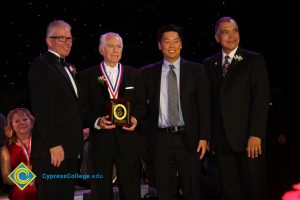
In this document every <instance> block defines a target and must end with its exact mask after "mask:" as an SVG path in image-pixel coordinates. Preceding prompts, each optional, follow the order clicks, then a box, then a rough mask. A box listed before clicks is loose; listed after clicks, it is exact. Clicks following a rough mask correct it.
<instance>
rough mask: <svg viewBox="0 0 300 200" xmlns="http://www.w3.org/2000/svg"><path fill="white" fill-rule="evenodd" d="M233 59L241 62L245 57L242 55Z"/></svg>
mask: <svg viewBox="0 0 300 200" xmlns="http://www.w3.org/2000/svg"><path fill="white" fill-rule="evenodd" d="M233 58H234V60H236V61H241V60H243V57H242V56H241V55H235V56H234V57H233Z"/></svg>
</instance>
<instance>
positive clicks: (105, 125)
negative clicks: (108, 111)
mask: <svg viewBox="0 0 300 200" xmlns="http://www.w3.org/2000/svg"><path fill="white" fill-rule="evenodd" d="M98 126H100V128H101V129H114V128H116V125H115V124H113V123H112V121H111V120H110V119H109V115H106V116H103V117H100V118H99V120H98Z"/></svg>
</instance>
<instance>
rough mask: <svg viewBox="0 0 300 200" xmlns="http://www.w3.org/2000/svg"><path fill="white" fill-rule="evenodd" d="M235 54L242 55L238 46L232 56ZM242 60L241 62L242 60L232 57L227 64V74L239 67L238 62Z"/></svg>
mask: <svg viewBox="0 0 300 200" xmlns="http://www.w3.org/2000/svg"><path fill="white" fill-rule="evenodd" d="M237 55H239V56H242V51H241V49H240V48H238V49H237V51H236V52H235V55H234V57H235V56H237ZM242 62H243V60H237V59H235V58H233V59H232V61H231V63H230V65H229V68H228V72H227V75H228V76H230V75H231V74H232V73H234V71H236V70H237V69H238V68H239V67H240V63H242ZM227 75H226V76H227Z"/></svg>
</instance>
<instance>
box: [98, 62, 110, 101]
mask: <svg viewBox="0 0 300 200" xmlns="http://www.w3.org/2000/svg"><path fill="white" fill-rule="evenodd" d="M97 71H98V74H99V76H98V77H101V76H102V77H104V75H103V74H102V72H101V70H100V67H99V65H98V67H97ZM97 88H98V90H97V91H99V92H101V95H102V96H103V98H104V99H106V100H109V99H110V97H109V93H108V87H107V83H106V82H103V83H98V82H97Z"/></svg>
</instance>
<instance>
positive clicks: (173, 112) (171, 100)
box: [168, 65, 179, 126]
mask: <svg viewBox="0 0 300 200" xmlns="http://www.w3.org/2000/svg"><path fill="white" fill-rule="evenodd" d="M174 68H175V67H174V65H170V70H169V73H168V115H169V116H168V117H169V122H170V124H171V125H172V126H177V125H178V123H179V99H178V98H179V97H178V96H179V95H178V87H177V78H176V73H175V71H174Z"/></svg>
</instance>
